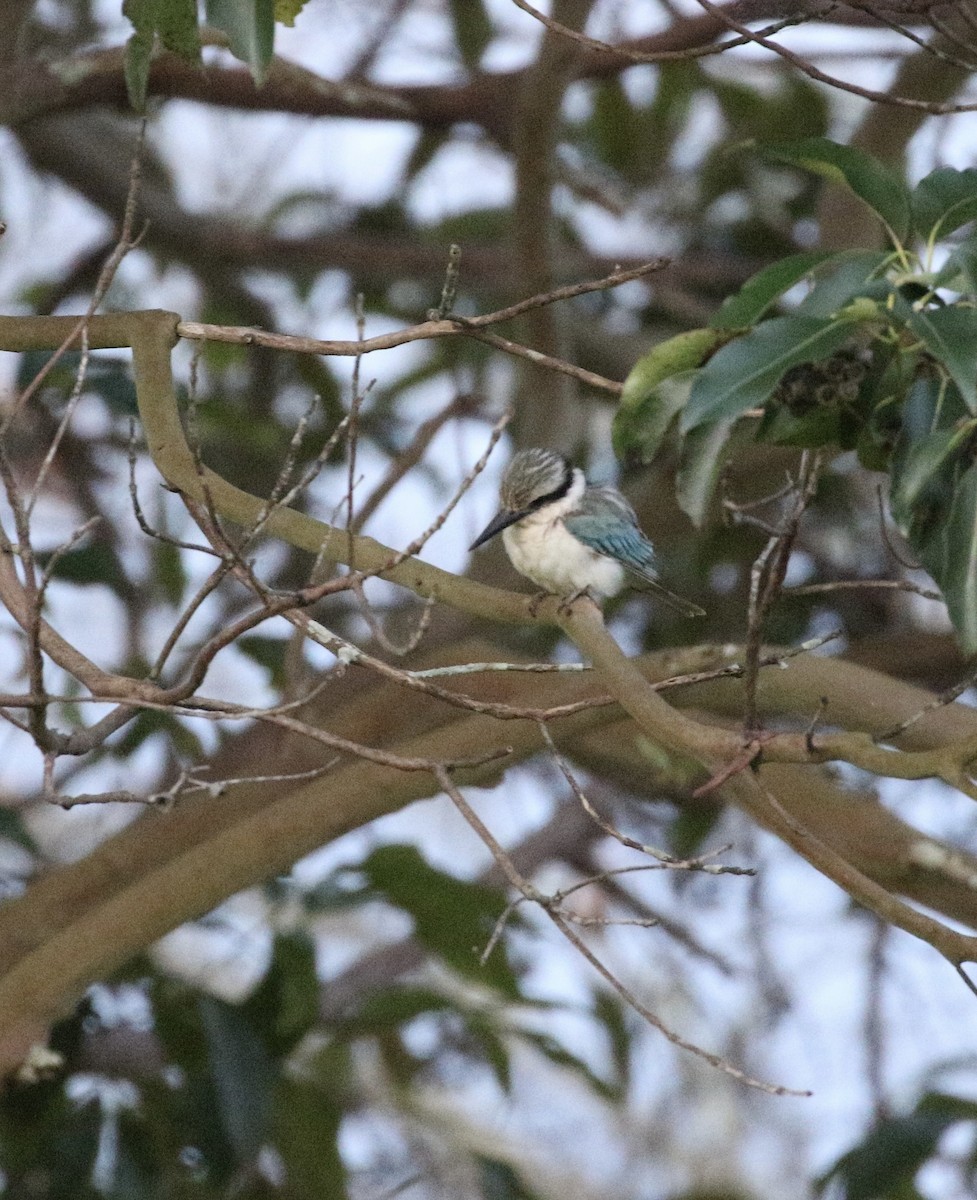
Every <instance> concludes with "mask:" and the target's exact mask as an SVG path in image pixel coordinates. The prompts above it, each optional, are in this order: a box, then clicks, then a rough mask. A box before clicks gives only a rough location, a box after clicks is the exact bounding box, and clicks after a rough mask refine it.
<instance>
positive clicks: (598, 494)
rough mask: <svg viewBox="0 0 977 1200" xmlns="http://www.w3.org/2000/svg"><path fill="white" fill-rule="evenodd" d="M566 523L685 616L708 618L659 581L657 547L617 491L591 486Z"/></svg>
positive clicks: (586, 541) (571, 529)
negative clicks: (646, 535)
mask: <svg viewBox="0 0 977 1200" xmlns="http://www.w3.org/2000/svg"><path fill="white" fill-rule="evenodd" d="M563 523H564V524H565V525H566V527H567V529H568V530H569V531H570V532H571V533H572V534H573V536H574V537H576V538H579V539H580V541H582V542H583V543H584V545H585V546H589V547H590V548H591V550H596V551H597V553H598V554H606V555H607V557H608V558H613V559H616V560H617V561H618V562H619V563H621V564H622V566H624V567H626V568H627V569H628V571H630V572H631V574H632V575H635V576H637V578H638V579H639V580H641V582H642V583H643V584H644V585H645V587H647V588H649V589H650V590H651V591H653V592H655V594H656V595H658V596H660V597H661V599H662V600H664V601H665V603H667V604H669V605H670V606H671V607H672V608H674V609H676V610H677V611H678V612H680V613H682V614H683V615H684V616H687V617H701V616H704V615H705V614H704V612H703V610H702V609H701V608H700V607H699V606H698V605H697V604H693V603H692V602H691V601H689V600H683V599H682V597H681V596H676V595H675V594H674V593H673V592H670V591H669V590H668V589H667V588H665V587H662V585H661V584H660V583H659V582H658V573H657V571H656V570H655V548H654V546H652V544H651V542H649V541H648V539H647V538H646V537H645V535H644V534H643V533H642V532H641V528H640V526H639V525H638V518H637V515H636V514H635V511H634V509H633V508H632V507H631V505H630V504H628V502H627V500H625V499H624V497H623V496H622V495H621V493H620V492H619V491H617V489H616V488H606V487H588V488H587V490H586V491H585V492H584V494H583V495H582V496H581V497H580V501H579V503H578V505H577V507H576V509H575V510H574V511H573V512H572V513H569V514H568V515H567V516H565V517H564V518H563Z"/></svg>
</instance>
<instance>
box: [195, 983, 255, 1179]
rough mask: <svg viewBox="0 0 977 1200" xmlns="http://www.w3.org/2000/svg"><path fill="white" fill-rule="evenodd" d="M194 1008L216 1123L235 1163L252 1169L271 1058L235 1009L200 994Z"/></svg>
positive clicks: (248, 1024)
mask: <svg viewBox="0 0 977 1200" xmlns="http://www.w3.org/2000/svg"><path fill="white" fill-rule="evenodd" d="M197 1008H198V1011H199V1013H200V1020H201V1023H202V1026H203V1032H204V1037H205V1038H206V1041H207V1053H208V1057H209V1061H210V1069H211V1075H212V1079H213V1087H214V1092H215V1094H216V1097H217V1104H218V1109H219V1113H220V1120H221V1124H222V1125H223V1127H224V1129H225V1131H226V1133H227V1136H228V1138H229V1140H230V1143H231V1145H232V1146H233V1147H234V1151H235V1154H236V1156H237V1159H238V1162H239V1163H240V1164H242V1165H245V1164H251V1163H253V1162H254V1160H255V1158H256V1157H257V1154H258V1151H259V1150H260V1149H261V1146H262V1144H263V1142H264V1140H265V1137H266V1134H267V1132H268V1123H269V1118H270V1115H271V1095H272V1085H273V1082H274V1070H273V1066H272V1061H271V1057H270V1055H269V1054H268V1051H267V1049H266V1048H265V1044H264V1042H263V1041H262V1039H261V1038H260V1037H258V1036H257V1034H256V1032H255V1029H254V1026H253V1025H252V1024H251V1022H250V1021H249V1020H248V1019H247V1017H246V1016H245V1014H244V1012H243V1010H242V1009H241V1008H240V1007H238V1006H236V1005H233V1004H225V1003H224V1002H223V1001H222V1000H217V999H215V998H214V997H213V996H205V995H202V996H200V997H199V998H198V1000H197Z"/></svg>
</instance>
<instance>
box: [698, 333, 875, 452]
mask: <svg viewBox="0 0 977 1200" xmlns="http://www.w3.org/2000/svg"><path fill="white" fill-rule="evenodd" d="M853 324H854V322H853V320H852V319H850V318H848V317H844V318H837V317H836V318H831V319H826V318H816V317H801V316H796V317H775V318H774V319H773V320H771V321H764V322H763V323H762V324H760V325H758V326H757V327H756V328H755V329H753V330H751V331H750V332H749V333H747V334H744V336H743V337H741V338H737V339H736V341H734V342H730V344H729V345H728V346H724V347H723V348H722V349H721V350H720V351H719V352H718V353H717V354H715V355H713V357H712V358H711V359H710V360H709V362H708V363H706V365H705V366H704V367H703V368H702V370H701V371H700V372H699V375H698V378H697V379H696V381H695V383H694V384H693V385H692V394H691V395H690V396H689V402H688V404H687V405H686V406H685V411H684V413H683V414H682V429H683V430H685V431H688V430H691V429H695V428H696V426H698V425H702V424H704V423H706V422H712V421H716V420H722V421H732V420H735V419H736V418H737V417H739V416H741V415H742V414H743V413H744V412H746V410H747V409H749V408H758V407H760V406H761V405H762V404H764V403H765V402H766V400H767V399H768V398H769V396H770V394H771V392H772V391H773V390H774V388H775V387H776V386H777V384H778V383H779V381H780V378H781V376H782V375H783V374H784V372H785V371H786V370H788V369H789V368H790V367H793V366H796V365H797V364H798V363H802V362H818V361H819V360H821V359H823V358H827V357H829V355H831V354H833V353H834V352H835V351H836V350H837V349H838V348H839V346H841V345H842V344H843V343H844V342H845V341H846V340H847V339H848V338H849V337H850V336H851V332H852V327H853Z"/></svg>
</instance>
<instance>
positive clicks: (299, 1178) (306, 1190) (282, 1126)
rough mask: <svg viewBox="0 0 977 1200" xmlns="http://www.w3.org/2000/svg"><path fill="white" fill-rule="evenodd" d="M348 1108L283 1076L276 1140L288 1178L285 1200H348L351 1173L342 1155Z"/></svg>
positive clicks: (317, 1088)
mask: <svg viewBox="0 0 977 1200" xmlns="http://www.w3.org/2000/svg"><path fill="white" fill-rule="evenodd" d="M342 1119H343V1108H342V1106H341V1104H340V1103H339V1101H338V1099H337V1098H336V1097H335V1096H333V1095H332V1094H331V1093H329V1092H327V1091H326V1090H325V1088H324V1087H323V1086H322V1085H320V1084H319V1083H318V1081H313V1082H306V1081H305V1080H304V1079H301V1080H299V1079H293V1078H289V1077H288V1076H283V1077H282V1078H281V1079H280V1080H279V1081H278V1087H277V1089H276V1092H275V1117H274V1128H273V1137H274V1141H275V1148H276V1149H277V1150H278V1153H279V1154H280V1155H281V1159H282V1162H283V1164H284V1166H285V1172H286V1177H287V1184H288V1186H287V1188H286V1189H285V1191H284V1192H283V1193H282V1194H283V1195H288V1196H294V1197H296V1198H298V1197H303V1198H305V1197H308V1198H309V1200H311V1198H312V1197H320V1196H321V1197H323V1198H325V1197H327V1196H328V1197H329V1200H346V1197H347V1196H348V1191H347V1187H346V1168H345V1167H344V1165H343V1160H342V1158H341V1157H340V1154H339V1146H338V1137H339V1126H340V1124H341V1122H342Z"/></svg>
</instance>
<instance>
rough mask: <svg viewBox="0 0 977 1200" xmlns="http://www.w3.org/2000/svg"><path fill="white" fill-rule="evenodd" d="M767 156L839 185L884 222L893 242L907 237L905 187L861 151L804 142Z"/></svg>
mask: <svg viewBox="0 0 977 1200" xmlns="http://www.w3.org/2000/svg"><path fill="white" fill-rule="evenodd" d="M769 153H770V155H771V156H772V157H773V158H776V159H780V160H781V161H783V162H790V163H796V164H797V166H799V167H804V168H805V169H806V170H808V171H813V172H814V173H815V174H817V175H823V176H824V177H825V178H827V179H831V180H833V181H834V182H836V183H841V184H843V185H844V186H846V187H847V188H848V189H849V190H850V191H852V192H853V193H854V194H855V195H856V196H857V197H858V198H859V199H860V200H862V201H863V202H864V203H865V204H867V205H868V207H869V208H871V209H872V211H873V212H874V213H876V214H877V215H878V216H879V217H880V218H881V219H882V220H883V221H884V222H885V224H886V226H887V227H888V229H889V231H890V233H891V234H892V235H893V237H894V238H895V239H896V240H897V241H900V242H902V241H905V239H906V238H907V237H908V235H909V230H910V216H911V214H910V205H909V194H908V192H907V191H906V188H905V185H904V184H903V182H902V180H901V179H900V178H899V176H898V175H897V174H896V173H895V172H894V171H893V170H891V169H890V168H889V167H887V166H886V165H885V164H884V163H882V162H879V160H878V159H876V158H873V157H872V156H871V155H870V154H867V153H866V152H865V151H864V150H860V149H858V147H857V146H842V145H839V144H838V143H837V142H832V141H830V140H829V139H828V138H806V139H804V140H803V141H799V142H793V143H791V144H789V145H786V146H777V147H775V148H773V149H771V150H770V152H769Z"/></svg>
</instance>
